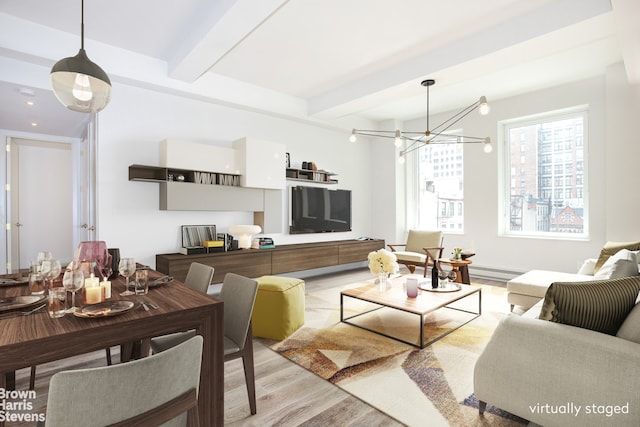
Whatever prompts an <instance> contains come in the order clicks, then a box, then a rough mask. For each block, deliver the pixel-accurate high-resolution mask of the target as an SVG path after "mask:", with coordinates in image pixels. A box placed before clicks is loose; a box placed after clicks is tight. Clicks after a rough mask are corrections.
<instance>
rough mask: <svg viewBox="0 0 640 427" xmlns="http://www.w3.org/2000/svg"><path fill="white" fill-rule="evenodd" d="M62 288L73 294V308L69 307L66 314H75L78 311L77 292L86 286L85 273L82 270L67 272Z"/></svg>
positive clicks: (63, 278)
mask: <svg viewBox="0 0 640 427" xmlns="http://www.w3.org/2000/svg"><path fill="white" fill-rule="evenodd" d="M62 286H64V288H65V289H66V290H67V291H69V292H71V307H69V308H68V309H67V310H66V312H67V313H73V312H74V311H77V310H78V308H77V307H76V291H78V290H80V289H82V286H84V273H83V272H82V270H80V269H76V270H66V271H65V272H64V275H63V276H62Z"/></svg>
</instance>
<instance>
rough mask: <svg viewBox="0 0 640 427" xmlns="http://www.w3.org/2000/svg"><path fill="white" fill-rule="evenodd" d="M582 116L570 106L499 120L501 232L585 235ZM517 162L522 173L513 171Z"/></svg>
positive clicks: (585, 118)
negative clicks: (501, 165)
mask: <svg viewBox="0 0 640 427" xmlns="http://www.w3.org/2000/svg"><path fill="white" fill-rule="evenodd" d="M586 120H587V113H586V111H585V110H584V109H573V110H572V111H563V112H552V113H545V114H541V115H538V116H536V117H535V118H531V117H529V118H519V119H513V120H509V121H506V122H503V123H502V131H503V133H502V135H503V139H504V140H503V141H502V142H501V143H502V144H503V145H502V148H503V149H504V150H503V154H504V156H503V162H504V163H503V169H502V170H503V174H505V176H504V179H503V180H502V182H503V184H502V188H501V194H502V198H501V199H502V202H501V204H502V206H501V211H502V215H501V224H500V228H501V234H503V235H522V236H535V237H544V236H547V237H565V238H566V237H572V238H576V237H578V238H580V237H587V236H588V231H589V230H588V227H587V203H586V201H585V200H584V197H583V195H584V194H588V191H586V189H587V184H586V182H585V176H586V172H585V168H586V160H585V159H586V156H585V153H584V150H585V149H586V148H585V147H587V135H586V134H585V133H584V130H585V129H587V126H586ZM523 135H524V140H523ZM574 141H575V142H576V143H574ZM523 145H525V146H526V147H527V148H526V150H522V146H523ZM523 158H524V160H523ZM516 167H517V168H518V169H520V168H524V169H525V170H526V174H524V175H522V174H519V175H518V176H517V177H516V176H515V174H514V170H516ZM573 177H576V178H575V179H573ZM516 178H517V180H516ZM516 182H517V183H518V185H517V186H515V185H514V183H516ZM523 190H524V191H523Z"/></svg>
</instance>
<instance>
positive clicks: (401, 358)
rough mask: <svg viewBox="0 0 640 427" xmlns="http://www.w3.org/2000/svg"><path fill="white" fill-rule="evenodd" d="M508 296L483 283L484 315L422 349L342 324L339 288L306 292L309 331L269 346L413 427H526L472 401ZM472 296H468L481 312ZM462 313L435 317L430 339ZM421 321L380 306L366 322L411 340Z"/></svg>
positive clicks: (444, 312)
mask: <svg viewBox="0 0 640 427" xmlns="http://www.w3.org/2000/svg"><path fill="white" fill-rule="evenodd" d="M505 292H506V290H505V289H503V288H498V287H493V286H485V285H483V286H482V315H481V316H480V317H478V318H476V319H474V320H472V321H471V322H470V323H468V324H466V325H464V326H462V327H461V328H460V329H458V330H456V331H454V332H452V333H451V334H449V335H447V336H445V337H444V338H442V339H440V340H439V341H436V342H435V343H433V344H432V345H430V346H428V347H426V348H424V349H422V350H420V349H418V348H416V347H413V346H410V345H407V344H404V343H401V342H399V341H396V340H393V339H390V338H387V337H384V336H382V335H379V334H376V333H374V332H369V331H366V330H363V329H360V328H357V327H355V326H351V325H347V324H345V323H341V322H340V321H339V296H337V295H336V292H335V290H333V291H332V292H329V293H326V294H324V295H323V294H322V293H320V294H316V295H307V298H306V303H307V307H306V313H305V314H306V315H307V318H306V322H305V326H303V327H302V328H300V329H299V330H297V331H296V332H295V333H293V334H292V335H291V336H289V337H288V338H287V339H285V340H284V341H281V342H278V343H276V344H274V345H272V346H271V348H272V349H273V350H274V351H276V352H278V353H279V354H281V355H282V356H284V357H286V358H288V359H290V360H291V361H293V362H295V363H297V364H298V365H300V366H302V367H304V368H305V369H307V370H309V371H311V372H313V373H315V374H316V375H318V376H320V377H321V378H323V379H325V380H327V381H330V382H331V383H333V384H335V385H337V386H338V387H340V388H342V389H343V390H345V391H347V392H349V393H351V394H352V395H354V396H355V397H357V398H359V399H361V400H363V401H365V402H367V403H368V404H370V405H371V406H374V407H376V408H377V409H379V410H381V411H382V412H384V413H386V414H388V415H389V416H391V417H393V418H395V419H397V420H398V421H400V422H402V423H404V424H406V425H409V426H425V425H429V426H500V427H501V426H522V425H527V421H526V420H523V419H521V418H518V417H516V416H514V415H512V414H509V413H508V412H505V411H501V410H500V409H498V408H495V407H491V405H488V407H487V410H486V411H485V414H484V416H480V415H479V414H478V409H477V406H478V402H477V400H476V399H475V397H474V396H473V367H474V365H475V361H476V359H477V358H478V356H479V355H480V353H481V352H482V349H483V348H484V346H485V345H486V343H487V341H488V340H489V338H490V337H491V334H492V332H493V330H494V328H495V326H496V325H497V323H498V321H499V320H500V319H502V318H504V317H505V316H507V315H508V304H507V303H506V295H505ZM474 298H475V297H473V296H472V297H469V299H470V300H473V303H475V309H477V299H474ZM336 300H337V301H336ZM336 303H337V304H336ZM357 304H364V303H356V306H355V307H352V308H351V310H361V309H362V308H363V307H361V306H357ZM345 306H346V304H345ZM460 316H461V314H460V313H459V312H457V311H455V310H449V309H445V310H440V311H438V312H437V313H436V314H434V315H431V316H429V317H428V318H427V320H426V322H425V329H424V330H425V336H429V334H438V335H439V334H440V333H442V331H443V330H448V329H449V328H450V327H451V326H452V325H453V324H455V323H457V322H460V321H461V320H464V319H461V318H460ZM467 316H468V315H467ZM358 319H360V318H358ZM416 319H417V317H415V316H408V315H406V314H403V313H401V312H398V311H396V310H388V309H381V310H376V311H374V312H372V313H370V314H368V315H367V316H366V317H364V318H363V319H361V321H362V322H364V324H365V325H366V326H368V327H372V328H374V329H376V330H379V331H381V332H384V333H388V334H389V335H393V336H402V337H403V338H405V339H411V338H410V336H411V335H412V334H417V329H418V327H417V324H416Z"/></svg>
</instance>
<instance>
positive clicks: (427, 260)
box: [387, 230, 444, 277]
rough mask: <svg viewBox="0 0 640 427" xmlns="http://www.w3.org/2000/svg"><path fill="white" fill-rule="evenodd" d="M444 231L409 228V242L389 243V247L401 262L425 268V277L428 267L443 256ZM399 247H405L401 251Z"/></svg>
mask: <svg viewBox="0 0 640 427" xmlns="http://www.w3.org/2000/svg"><path fill="white" fill-rule="evenodd" d="M443 239H444V236H443V235H442V231H429V230H409V235H408V236H407V243H402V244H400V243H397V244H396V243H394V244H388V245H387V246H389V249H391V252H393V253H394V254H395V256H396V258H397V259H398V263H399V264H404V265H407V266H409V265H415V266H417V267H422V268H423V269H424V277H427V267H429V266H430V265H433V260H435V259H438V258H441V257H442V251H443V250H444V247H443V246H442V241H443ZM397 247H404V250H403V251H399V250H397V249H396V248H397Z"/></svg>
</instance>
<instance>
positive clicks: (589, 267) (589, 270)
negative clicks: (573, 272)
mask: <svg viewBox="0 0 640 427" xmlns="http://www.w3.org/2000/svg"><path fill="white" fill-rule="evenodd" d="M597 261H598V260H597V259H595V258H589V259H585V260H584V262H583V263H582V265H581V266H580V269H579V270H578V274H585V275H588V276H593V275H594V274H595V271H596V262H597Z"/></svg>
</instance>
